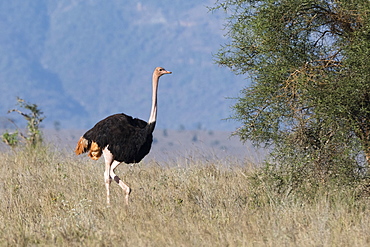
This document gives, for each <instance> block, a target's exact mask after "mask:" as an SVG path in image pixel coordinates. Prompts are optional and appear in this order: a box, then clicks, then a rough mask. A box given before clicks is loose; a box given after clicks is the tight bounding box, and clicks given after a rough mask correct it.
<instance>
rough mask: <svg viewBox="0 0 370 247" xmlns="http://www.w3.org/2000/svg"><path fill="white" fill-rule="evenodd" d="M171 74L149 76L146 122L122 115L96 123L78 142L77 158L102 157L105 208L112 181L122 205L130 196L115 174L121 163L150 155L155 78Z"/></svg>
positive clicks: (161, 72) (157, 70) (159, 72)
mask: <svg viewBox="0 0 370 247" xmlns="http://www.w3.org/2000/svg"><path fill="white" fill-rule="evenodd" d="M171 73H172V72H170V71H167V70H165V69H164V68H161V67H157V68H155V70H154V72H153V79H152V83H153V94H152V110H151V113H150V117H149V121H148V122H145V121H143V120H141V119H138V118H132V117H131V116H128V115H126V114H123V113H121V114H115V115H112V116H109V117H107V118H105V119H103V120H101V121H100V122H98V123H97V124H96V125H95V126H94V127H93V128H92V129H90V130H88V131H87V132H86V133H85V134H84V135H83V136H82V137H81V138H80V140H79V141H78V143H77V146H76V149H75V153H76V154H77V155H79V154H82V153H85V152H87V151H89V154H88V155H89V157H90V158H91V159H93V160H97V159H99V157H100V156H101V155H102V154H103V156H104V160H105V172H104V181H105V187H106V189H107V204H108V205H109V203H110V199H109V186H110V183H111V181H112V179H113V180H114V181H116V182H117V183H118V185H119V186H120V187H121V188H122V189H123V191H124V193H125V202H126V204H128V197H129V194H130V192H131V189H130V187H128V186H127V185H126V184H125V183H124V182H123V181H122V180H121V179H120V178H119V177H118V176H117V175H116V174H115V173H114V169H116V168H117V166H118V165H119V164H121V163H122V162H124V163H126V164H130V163H138V162H140V161H141V160H142V159H143V158H144V157H145V155H147V154H148V153H149V151H150V148H151V146H152V141H153V134H152V133H153V130H154V127H155V123H156V119H157V90H158V81H159V77H161V76H162V75H164V74H171Z"/></svg>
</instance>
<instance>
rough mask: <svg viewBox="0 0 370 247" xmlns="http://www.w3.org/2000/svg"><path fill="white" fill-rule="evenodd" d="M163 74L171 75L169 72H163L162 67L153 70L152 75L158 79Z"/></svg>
mask: <svg viewBox="0 0 370 247" xmlns="http://www.w3.org/2000/svg"><path fill="white" fill-rule="evenodd" d="M164 74H172V72H171V71H167V70H165V69H164V68H162V67H157V68H155V70H154V75H156V76H157V77H158V78H159V77H161V76H162V75H164Z"/></svg>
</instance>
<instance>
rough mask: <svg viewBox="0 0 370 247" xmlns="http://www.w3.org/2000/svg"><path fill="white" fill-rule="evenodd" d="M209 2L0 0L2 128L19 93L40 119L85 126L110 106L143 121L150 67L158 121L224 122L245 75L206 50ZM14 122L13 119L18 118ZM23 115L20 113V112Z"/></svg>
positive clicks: (217, 39)
mask: <svg viewBox="0 0 370 247" xmlns="http://www.w3.org/2000/svg"><path fill="white" fill-rule="evenodd" d="M213 4H214V1H208V0H205V1H198V0H189V1H170V0H161V1H159V0H153V1H121V0H111V1H104V0H59V1H48V0H32V1H23V0H11V1H10V0H5V1H1V2H0V30H1V35H0V54H1V56H0V85H1V89H2V90H1V97H0V116H1V117H2V120H1V122H0V128H7V127H8V125H9V123H8V121H6V120H4V119H5V118H7V117H10V118H14V119H15V120H16V118H17V116H16V115H17V114H7V111H8V110H9V109H12V108H14V107H15V105H16V97H17V96H19V97H21V98H23V99H25V100H26V101H28V102H31V103H35V104H37V105H38V106H39V107H40V108H41V109H42V110H43V111H44V115H45V116H46V119H45V121H44V122H43V126H44V127H46V128H51V129H52V128H58V129H76V128H77V129H87V128H90V127H92V126H93V125H94V124H95V123H96V122H97V121H98V120H100V119H102V118H104V117H106V116H108V115H111V114H113V113H118V112H124V113H126V114H129V115H132V116H134V117H139V118H141V119H144V120H147V119H148V117H149V113H150V104H151V74H152V71H153V69H154V68H155V67H156V66H163V67H165V68H166V69H168V70H170V71H172V72H173V74H172V75H169V76H164V77H163V78H162V79H161V82H160V88H159V96H158V97H159V101H158V104H159V112H158V125H157V127H158V128H159V129H173V130H184V129H186V130H197V129H198V130H226V131H232V130H233V129H234V128H235V127H236V126H237V125H236V123H234V122H230V121H225V120H222V119H225V118H227V117H229V116H230V114H231V113H230V106H231V105H232V104H233V103H234V101H233V100H232V99H227V98H228V97H231V98H232V97H236V96H237V95H238V92H239V91H240V90H241V89H242V88H243V86H244V85H245V84H246V81H245V80H244V78H242V77H238V76H235V75H233V74H232V73H231V72H230V71H229V70H228V69H226V68H220V67H218V66H217V65H216V64H215V63H214V61H213V58H212V54H213V53H216V52H217V50H218V49H219V48H220V45H222V44H223V43H225V42H226V40H225V37H224V36H223V34H224V31H223V30H222V28H223V23H224V22H225V20H224V17H225V16H222V13H211V12H209V11H208V9H207V6H212V5H213ZM16 122H17V120H16ZM20 122H21V121H20Z"/></svg>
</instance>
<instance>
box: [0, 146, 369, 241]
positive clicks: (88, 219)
mask: <svg viewBox="0 0 370 247" xmlns="http://www.w3.org/2000/svg"><path fill="white" fill-rule="evenodd" d="M181 163H182V164H183V165H181V166H177V165H176V162H175V161H174V162H169V163H167V164H158V163H156V162H155V161H146V162H142V163H140V164H138V165H134V166H125V165H121V166H120V167H119V168H118V169H117V174H119V175H120V176H121V178H123V180H124V181H125V182H127V183H128V184H129V185H130V187H131V188H132V189H133V192H132V194H131V198H130V199H131V201H130V205H129V206H125V205H124V199H123V196H122V191H121V190H120V188H119V187H118V186H117V185H116V184H113V183H112V193H111V204H112V205H111V207H109V208H107V207H106V198H105V187H104V182H103V169H104V165H103V160H99V161H98V162H94V161H91V160H89V159H87V158H80V157H75V156H72V155H69V154H66V153H65V152H60V151H58V150H52V148H39V149H38V150H37V151H36V152H32V151H27V150H18V151H17V152H15V151H14V152H13V151H9V152H5V153H2V154H0V176H1V177H0V179H1V185H0V198H1V200H0V246H368V245H369V244H370V214H369V212H370V211H369V207H370V204H369V199H368V198H366V197H358V196H357V195H356V194H355V193H353V191H352V190H351V189H345V188H344V189H339V190H336V191H334V190H333V191H332V190H330V191H329V190H325V189H322V190H321V191H320V192H318V193H317V195H316V196H315V197H310V198H309V199H308V198H305V197H297V196H295V197H293V196H290V195H288V194H278V193H276V192H274V189H273V188H271V187H270V185H268V184H266V183H264V182H265V181H264V178H263V177H259V175H258V168H251V166H249V165H245V164H237V163H228V164H227V162H219V161H201V160H192V159H188V160H187V161H186V162H183V161H181ZM250 178H254V179H250ZM256 180H259V182H258V183H257V182H256Z"/></svg>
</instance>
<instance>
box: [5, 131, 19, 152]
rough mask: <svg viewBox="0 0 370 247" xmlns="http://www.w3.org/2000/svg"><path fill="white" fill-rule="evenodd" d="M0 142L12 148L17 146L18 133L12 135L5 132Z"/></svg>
mask: <svg viewBox="0 0 370 247" xmlns="http://www.w3.org/2000/svg"><path fill="white" fill-rule="evenodd" d="M2 140H3V142H4V143H5V144H6V145H8V146H10V147H12V148H13V147H15V146H17V145H18V131H15V132H14V133H9V132H8V131H6V132H5V133H4V134H3V135H2Z"/></svg>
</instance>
